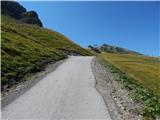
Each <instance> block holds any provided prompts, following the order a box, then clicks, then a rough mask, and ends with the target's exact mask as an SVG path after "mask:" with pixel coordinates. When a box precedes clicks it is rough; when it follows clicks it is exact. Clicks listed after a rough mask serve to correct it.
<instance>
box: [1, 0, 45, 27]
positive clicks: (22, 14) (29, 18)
mask: <svg viewBox="0 0 160 120" xmlns="http://www.w3.org/2000/svg"><path fill="white" fill-rule="evenodd" d="M1 11H2V12H1V13H2V14H3V15H7V16H10V17H12V18H15V19H17V20H19V21H20V22H23V23H29V24H35V25H38V26H40V27H42V26H43V25H42V22H41V20H40V19H39V17H38V14H37V13H36V12H35V11H27V10H26V9H25V8H24V7H23V6H21V5H20V4H19V3H18V2H16V1H2V2H1Z"/></svg>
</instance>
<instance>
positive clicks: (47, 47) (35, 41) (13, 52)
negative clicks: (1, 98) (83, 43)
mask: <svg viewBox="0 0 160 120" xmlns="http://www.w3.org/2000/svg"><path fill="white" fill-rule="evenodd" d="M1 21H2V23H1V71H2V74H1V85H2V87H3V86H4V85H9V86H12V85H13V84H16V83H19V82H22V81H24V80H25V79H24V78H25V76H27V75H28V74H33V73H36V72H39V71H41V69H42V68H43V67H44V66H45V65H47V64H49V63H51V62H55V61H58V60H61V59H64V58H66V57H67V56H66V55H65V54H64V53H63V51H65V50H66V51H70V52H75V53H78V54H81V55H92V54H91V53H90V52H89V51H87V50H85V49H83V48H81V47H80V46H78V45H77V44H75V43H74V42H72V41H71V40H70V39H68V38H67V37H65V36H64V35H62V34H60V33H58V32H55V31H51V30H49V29H45V28H41V27H38V26H36V25H29V24H24V23H20V22H19V21H16V20H15V19H12V18H10V17H7V16H3V15H2V18H1Z"/></svg>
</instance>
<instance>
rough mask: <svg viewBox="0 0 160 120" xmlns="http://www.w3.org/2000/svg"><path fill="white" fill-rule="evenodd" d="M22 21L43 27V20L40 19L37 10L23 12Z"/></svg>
mask: <svg viewBox="0 0 160 120" xmlns="http://www.w3.org/2000/svg"><path fill="white" fill-rule="evenodd" d="M21 21H22V22H24V23H28V24H37V25H38V26H41V27H42V22H41V21H40V20H39V18H38V15H37V13H36V12H35V11H29V12H25V13H22V18H21Z"/></svg>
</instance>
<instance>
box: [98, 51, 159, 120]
mask: <svg viewBox="0 0 160 120" xmlns="http://www.w3.org/2000/svg"><path fill="white" fill-rule="evenodd" d="M99 58H100V59H102V60H103V61H104V63H105V66H106V67H107V68H108V69H110V70H111V72H112V73H114V74H116V76H118V80H120V81H121V82H122V83H123V85H124V87H125V88H126V89H127V90H129V92H130V95H131V97H132V98H133V100H135V101H136V102H139V103H142V104H143V105H144V106H143V108H142V110H141V114H142V115H143V116H144V119H145V120H150V119H155V117H156V116H157V115H160V59H159V58H156V57H148V56H142V55H135V54H119V53H102V54H100V55H99Z"/></svg>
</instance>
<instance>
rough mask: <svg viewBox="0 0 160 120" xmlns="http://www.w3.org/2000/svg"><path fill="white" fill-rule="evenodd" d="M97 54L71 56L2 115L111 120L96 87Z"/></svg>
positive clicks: (15, 117)
mask: <svg viewBox="0 0 160 120" xmlns="http://www.w3.org/2000/svg"><path fill="white" fill-rule="evenodd" d="M92 59H93V57H70V58H69V59H68V60H66V61H65V62H64V63H63V64H61V65H60V66H59V67H58V68H57V69H56V70H55V71H54V72H51V73H50V74H48V75H47V76H46V77H45V78H43V79H42V80H41V81H39V82H38V83H37V84H36V85H34V86H33V87H32V88H31V89H29V90H28V91H27V92H26V93H24V94H23V95H21V96H20V97H19V98H17V99H16V100H14V101H13V102H12V103H10V104H9V105H7V106H5V107H4V108H3V109H2V118H3V119H10V120H14V119H15V120H17V119H41V120H43V119H44V120H46V119H48V120H60V119H63V120H64V119H67V120H71V119H72V120H73V119H74V120H80V119H85V120H91V119H92V120H93V119H94V120H111V118H110V115H109V112H108V110H107V108H106V106H105V103H104V100H103V98H102V97H101V95H100V94H99V93H98V92H97V90H96V88H95V83H96V82H95V78H94V75H93V72H92V69H91V61H92Z"/></svg>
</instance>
